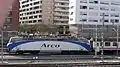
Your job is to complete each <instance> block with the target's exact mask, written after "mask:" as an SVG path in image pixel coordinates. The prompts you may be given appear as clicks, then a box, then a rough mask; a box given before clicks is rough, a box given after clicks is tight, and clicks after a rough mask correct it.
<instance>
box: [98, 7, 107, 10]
mask: <svg viewBox="0 0 120 67" xmlns="http://www.w3.org/2000/svg"><path fill="white" fill-rule="evenodd" d="M100 10H105V11H108V10H109V8H107V7H100Z"/></svg>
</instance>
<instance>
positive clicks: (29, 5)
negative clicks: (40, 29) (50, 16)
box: [19, 0, 42, 24]
mask: <svg viewBox="0 0 120 67" xmlns="http://www.w3.org/2000/svg"><path fill="white" fill-rule="evenodd" d="M19 2H20V9H19V10H20V14H19V15H20V18H19V22H20V24H24V23H26V24H35V23H40V22H42V0H20V1H19Z"/></svg>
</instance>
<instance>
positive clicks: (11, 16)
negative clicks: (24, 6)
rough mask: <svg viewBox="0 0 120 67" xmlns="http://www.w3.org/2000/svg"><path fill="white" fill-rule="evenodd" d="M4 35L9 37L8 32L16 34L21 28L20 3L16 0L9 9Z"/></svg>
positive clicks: (4, 25)
mask: <svg viewBox="0 0 120 67" xmlns="http://www.w3.org/2000/svg"><path fill="white" fill-rule="evenodd" d="M3 27H4V31H6V32H4V34H5V33H6V35H8V32H10V33H13V34H16V33H17V31H18V28H19V1H18V0H14V1H13V4H12V5H11V6H10V7H9V9H8V12H7V13H6V16H5V22H4V24H3Z"/></svg>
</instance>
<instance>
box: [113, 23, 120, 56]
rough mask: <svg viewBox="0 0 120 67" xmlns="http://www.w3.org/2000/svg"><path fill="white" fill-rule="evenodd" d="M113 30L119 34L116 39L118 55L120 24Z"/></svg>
mask: <svg viewBox="0 0 120 67" xmlns="http://www.w3.org/2000/svg"><path fill="white" fill-rule="evenodd" d="M114 22H115V21H114ZM114 22H113V26H114ZM113 30H114V31H115V32H116V33H117V35H116V39H117V46H116V48H117V50H116V55H117V56H118V53H119V50H118V49H119V48H118V47H119V43H118V42H119V24H117V29H115V28H113Z"/></svg>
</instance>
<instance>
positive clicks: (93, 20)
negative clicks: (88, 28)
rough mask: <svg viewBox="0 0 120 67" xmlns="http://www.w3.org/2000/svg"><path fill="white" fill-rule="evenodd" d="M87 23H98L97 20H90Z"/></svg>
mask: <svg viewBox="0 0 120 67" xmlns="http://www.w3.org/2000/svg"><path fill="white" fill-rule="evenodd" d="M89 22H98V20H91V19H90V20H89Z"/></svg>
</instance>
